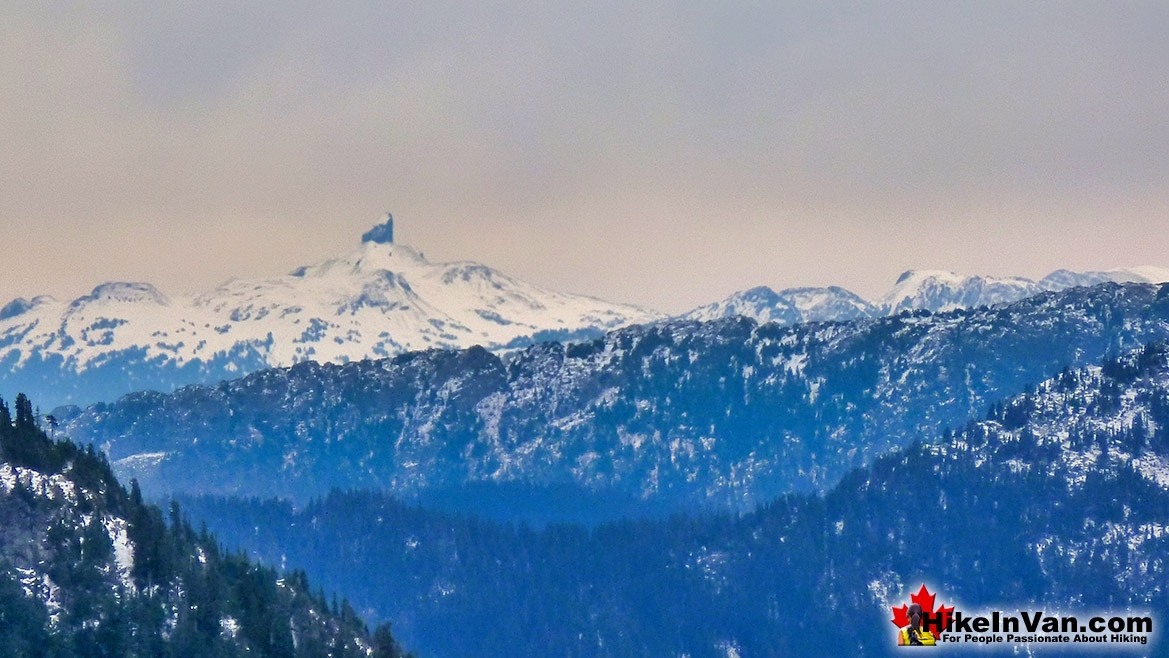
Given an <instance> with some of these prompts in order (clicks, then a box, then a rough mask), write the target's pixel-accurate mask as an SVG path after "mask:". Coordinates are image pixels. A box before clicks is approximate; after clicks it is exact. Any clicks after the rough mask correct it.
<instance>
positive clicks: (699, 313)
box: [682, 286, 879, 324]
mask: <svg viewBox="0 0 1169 658" xmlns="http://www.w3.org/2000/svg"><path fill="white" fill-rule="evenodd" d="M878 314H879V313H878V309H877V308H876V307H875V306H873V305H872V304H870V303H869V302H867V301H865V300H863V299H861V298H860V297H858V296H857V295H855V294H853V293H851V292H849V291H848V290H845V289H844V288H840V287H837V286H829V287H827V288H787V289H785V290H781V291H780V292H776V291H774V290H772V289H771V288H768V287H767V286H759V287H756V288H751V289H750V290H744V291H742V292H737V293H735V294H733V295H731V296H730V297H727V298H726V299H724V300H722V301H719V302H714V303H713V304H707V305H706V306H700V307H698V308H696V309H694V310H693V311H690V312H689V313H686V314H684V315H683V316H682V317H683V318H686V319H688V320H716V319H719V318H728V317H732V316H735V315H745V316H747V317H749V318H752V319H754V320H756V321H758V322H777V323H779V324H799V323H801V322H823V321H826V320H834V321H840V322H844V321H848V320H857V319H861V318H870V317H876V316H877V315H878Z"/></svg>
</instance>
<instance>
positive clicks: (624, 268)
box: [0, 0, 1169, 312]
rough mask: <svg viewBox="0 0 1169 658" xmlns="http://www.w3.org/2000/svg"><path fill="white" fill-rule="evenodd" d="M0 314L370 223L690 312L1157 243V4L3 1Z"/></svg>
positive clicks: (304, 248) (284, 255)
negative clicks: (808, 290) (391, 222)
mask: <svg viewBox="0 0 1169 658" xmlns="http://www.w3.org/2000/svg"><path fill="white" fill-rule="evenodd" d="M0 16H2V20H0V93H2V94H3V99H4V100H3V102H2V103H0V268H2V269H0V272H2V274H0V304H2V303H3V301H4V300H8V299H11V298H14V297H17V296H24V297H31V296H33V295H36V294H51V295H54V296H56V297H58V298H61V299H72V298H75V297H78V296H80V295H83V294H86V293H88V292H89V291H90V290H91V289H92V288H93V287H94V286H95V285H97V284H99V283H102V282H104V281H110V280H126V281H149V282H151V283H154V284H155V285H156V286H158V287H159V288H160V289H161V290H162V291H163V292H165V293H167V294H169V295H172V296H177V295H182V294H189V293H194V292H200V291H203V290H207V289H210V288H212V287H214V286H215V285H218V284H219V283H221V282H223V281H225V280H227V279H229V278H232V277H256V276H269V275H276V274H280V273H284V272H287V271H289V270H291V269H293V268H295V267H296V266H298V265H302V264H309V263H313V262H317V261H319V260H322V259H324V258H327V257H330V256H334V255H340V254H342V253H345V252H347V251H349V250H351V249H353V248H355V247H356V246H357V243H358V240H359V237H360V235H361V233H362V232H363V231H365V230H366V229H368V228H369V227H370V226H371V225H373V224H374V223H376V222H377V221H378V220H379V218H380V215H381V214H382V213H383V212H384V211H387V210H388V211H392V212H393V213H394V216H395V218H396V235H397V238H398V241H399V242H405V243H408V244H411V245H412V246H414V247H416V248H417V249H419V250H421V251H423V252H424V253H425V254H426V256H427V257H428V258H430V259H431V260H434V261H446V260H475V261H479V262H483V263H486V264H489V265H492V266H494V267H497V268H499V269H502V270H503V271H505V272H508V273H509V274H512V275H514V276H518V277H520V278H524V279H527V280H530V281H532V282H534V283H537V284H540V285H543V286H546V287H548V288H552V289H556V290H564V291H571V292H580V293H586V294H590V295H594V296H597V297H601V298H605V299H609V300H612V301H621V302H632V303H637V304H642V305H647V306H650V307H653V308H657V309H659V310H662V311H666V312H681V311H684V310H687V309H689V308H692V307H694V306H697V305H700V304H703V303H706V302H709V301H714V300H715V299H719V298H722V297H725V296H726V295H728V294H729V293H731V292H733V291H736V290H741V289H745V288H749V287H752V286H756V285H769V286H772V287H773V288H777V289H779V288H785V287H792V286H807V285H842V286H844V287H847V288H850V289H852V290H854V291H855V292H857V293H859V294H861V295H863V296H867V297H876V296H878V295H880V294H881V293H882V292H884V291H885V290H886V289H888V288H889V287H890V286H891V285H892V284H893V282H894V280H895V279H896V277H897V275H898V274H899V273H900V272H902V271H904V270H906V269H910V268H931V269H948V270H954V271H958V272H962V273H971V274H973V273H979V274H992V275H1012V274H1017V275H1023V276H1030V277H1033V278H1037V277H1039V276H1042V275H1044V274H1046V273H1047V272H1049V271H1051V270H1054V269H1057V268H1061V267H1066V268H1070V269H1079V270H1087V269H1107V268H1111V267H1118V266H1127V265H1138V264H1150V265H1161V266H1169V230H1166V229H1169V222H1167V221H1166V220H1167V219H1169V66H1167V65H1166V63H1167V62H1169V39H1166V38H1165V35H1166V34H1169V3H1164V2H1125V1H1123V0H1122V1H1118V2H1108V3H1105V2H1092V3H1087V2H1085V3H1078V2H1073V1H1066V2H1042V1H1036V2H1026V3H1022V2H1017V1H1010V2H996V1H994V0H980V1H977V2H966V3H964V2H936V1H923V2H897V1H893V2H879V3H878V2H857V3H852V2H833V3H822V2H815V3H813V2H806V3H795V2H764V3H753V2H736V1H733V0H731V1H727V2H693V3H691V2H677V3H661V2H631V1H628V0H625V1H622V2H606V1H604V0H601V1H598V2H588V3H584V2H554V1H549V2H540V3H516V2H493V1H492V0H476V1H474V2H471V1H467V2H454V3H451V2H443V1H441V0H438V1H433V2H432V1H427V2H380V1H379V2H346V1H344V0H339V1H337V2H329V3H320V2H313V3H309V2H299V1H297V0H280V1H278V2H267V1H264V0H256V1H251V2H246V3H240V2H234V1H227V0H200V1H199V2H166V3H159V2H154V1H150V2H116V1H115V2H103V3H90V2H84V3H72V2H68V1H65V0H62V1H60V2H52V3H41V2H30V3H23V2H6V3H4V5H3V6H2V7H0Z"/></svg>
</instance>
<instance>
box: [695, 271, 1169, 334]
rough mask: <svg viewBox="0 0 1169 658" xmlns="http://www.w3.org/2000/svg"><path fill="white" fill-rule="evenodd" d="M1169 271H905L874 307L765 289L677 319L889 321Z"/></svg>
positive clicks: (854, 298)
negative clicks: (1037, 275)
mask: <svg viewBox="0 0 1169 658" xmlns="http://www.w3.org/2000/svg"><path fill="white" fill-rule="evenodd" d="M1166 281H1169V268H1163V267H1153V266H1147V265H1146V266H1138V267H1128V268H1117V269H1113V270H1105V271H1098V272H1072V271H1070V270H1056V271H1054V272H1052V273H1051V274H1048V275H1047V276H1045V277H1043V278H1042V279H1040V280H1039V281H1034V280H1031V279H1028V278H1025V277H1019V276H1011V277H992V276H978V275H973V276H971V275H962V274H956V273H954V272H949V271H945V270H909V271H907V272H904V273H903V274H902V275H901V276H899V277H898V278H897V282H896V283H895V284H894V285H893V287H892V288H890V289H889V291H888V292H886V293H885V294H883V295H881V296H880V297H879V298H877V299H875V300H873V301H867V300H865V299H862V298H861V297H859V296H858V295H856V294H854V293H852V292H850V291H848V290H845V289H844V288H839V287H836V286H831V287H826V288H788V289H785V290H781V291H779V292H776V291H774V290H772V289H771V288H768V287H766V286H760V287H757V288H751V289H750V290H744V291H741V292H737V293H734V294H733V295H731V296H729V297H727V298H726V299H724V300H722V301H719V302H715V303H713V304H707V305H705V306H700V307H698V308H696V309H694V310H692V311H689V312H687V313H685V314H683V315H682V316H681V317H684V318H688V319H692V320H713V319H716V318H725V317H731V316H735V315H743V316H746V317H749V318H752V319H754V320H756V321H758V322H778V323H780V324H796V323H799V322H823V321H834V322H846V321H849V320H855V319H858V318H867V317H880V316H883V315H893V314H896V313H900V312H902V311H913V310H919V309H920V310H926V311H930V312H931V313H934V312H940V311H952V310H955V309H962V308H974V307H977V306H995V305H998V304H1009V303H1011V302H1016V301H1019V300H1020V299H1025V298H1027V297H1031V296H1033V295H1038V294H1040V293H1043V292H1055V291H1059V290H1066V289H1068V288H1075V287H1082V286H1094V285H1097V284H1100V283H1107V282H1113V283H1163V282H1166Z"/></svg>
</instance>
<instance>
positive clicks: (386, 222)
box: [361, 213, 394, 244]
mask: <svg viewBox="0 0 1169 658" xmlns="http://www.w3.org/2000/svg"><path fill="white" fill-rule="evenodd" d="M361 242H362V244H365V243H367V242H373V243H375V244H394V216H393V215H392V214H390V213H386V216H385V217H384V218H383V219H382V223H381V224H378V225H377V226H375V227H373V228H371V229H369V230H368V231H366V232H365V233H364V234H362V236H361Z"/></svg>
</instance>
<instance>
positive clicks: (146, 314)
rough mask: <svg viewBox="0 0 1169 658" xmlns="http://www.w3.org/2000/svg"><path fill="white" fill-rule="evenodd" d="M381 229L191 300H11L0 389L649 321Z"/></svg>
mask: <svg viewBox="0 0 1169 658" xmlns="http://www.w3.org/2000/svg"><path fill="white" fill-rule="evenodd" d="M392 222H393V220H392V218H387V221H386V223H385V224H381V225H379V226H376V227H374V229H371V231H370V232H368V233H367V234H366V235H365V236H364V239H363V241H362V243H361V245H360V247H359V248H357V249H356V250H354V251H352V252H350V253H348V254H346V255H343V256H339V257H335V258H329V259H325V260H323V261H321V262H319V263H316V264H314V265H309V266H304V267H300V268H297V269H295V270H293V271H292V272H290V273H289V274H286V275H283V276H277V277H269V278H260V279H232V280H229V281H227V282H225V283H223V284H221V285H220V286H218V287H216V288H214V289H213V290H210V291H207V292H203V293H198V294H194V295H189V296H183V297H176V298H169V297H167V296H166V295H165V294H163V293H162V292H161V291H159V290H158V289H156V288H155V287H154V286H152V285H151V284H149V283H135V282H107V283H103V284H101V285H98V286H97V287H95V288H94V290H93V291H92V292H91V293H90V294H88V295H84V296H82V297H79V298H77V299H75V300H72V301H69V302H61V301H58V300H55V299H53V298H51V297H47V296H42V297H37V298H34V299H33V300H26V299H16V300H12V301H10V302H8V303H7V304H6V305H5V306H4V307H3V310H0V373H3V374H0V386H3V387H5V388H13V389H19V390H22V391H25V392H26V393H28V394H29V395H32V396H34V397H37V398H38V399H42V400H45V401H47V402H50V403H51V404H61V403H66V402H92V401H95V400H99V399H109V398H111V397H114V396H117V395H120V394H123V393H128V392H130V391H133V390H139V389H142V388H157V389H160V390H172V389H174V388H176V387H178V386H181V385H185V384H190V383H213V382H215V381H218V380H220V379H227V378H232V377H238V376H240V375H242V374H245V373H247V372H252V371H255V370H258V369H260V368H262V367H273V366H289V365H293V364H295V363H299V362H302V361H307V360H317V361H323V362H337V363H344V362H347V361H351V360H355V359H361V358H367V357H377V356H389V355H392V354H398V353H402V352H405V351H411V350H421V349H428V348H434V347H449V348H465V347H470V346H472V345H484V346H486V347H488V348H491V349H506V348H513V347H516V346H521V345H524V344H528V343H531V342H534V341H537V340H540V339H542V338H545V337H548V336H554V337H561V338H567V337H572V336H581V337H583V336H592V335H597V334H599V333H600V332H602V331H604V330H607V329H612V328H615V327H620V326H625V325H628V324H633V323H637V322H646V321H651V320H654V319H657V318H659V317H661V316H660V314H658V313H656V312H654V311H651V310H648V309H644V308H641V307H637V306H632V305H623V304H612V303H609V302H604V301H602V300H599V299H596V298H594V297H588V296H585V295H575V294H568V293H560V292H554V291H550V290H547V289H545V288H542V287H540V286H536V285H533V284H530V283H526V282H524V281H521V280H519V279H516V278H514V277H511V276H508V275H506V274H504V273H502V272H500V271H498V270H495V269H492V268H490V267H488V266H486V265H482V264H480V263H475V262H470V261H458V262H451V263H431V262H429V261H428V260H426V258H425V257H424V256H423V255H422V254H421V253H420V252H418V251H416V250H414V249H412V248H410V247H409V246H406V245H401V244H396V243H394V242H393V224H392ZM371 234H372V235H371Z"/></svg>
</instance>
